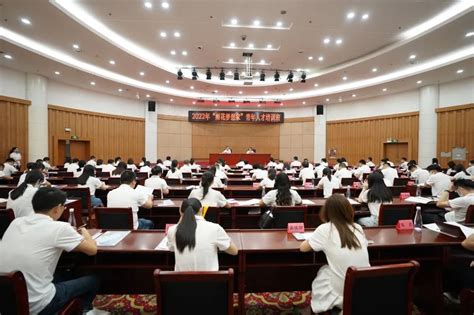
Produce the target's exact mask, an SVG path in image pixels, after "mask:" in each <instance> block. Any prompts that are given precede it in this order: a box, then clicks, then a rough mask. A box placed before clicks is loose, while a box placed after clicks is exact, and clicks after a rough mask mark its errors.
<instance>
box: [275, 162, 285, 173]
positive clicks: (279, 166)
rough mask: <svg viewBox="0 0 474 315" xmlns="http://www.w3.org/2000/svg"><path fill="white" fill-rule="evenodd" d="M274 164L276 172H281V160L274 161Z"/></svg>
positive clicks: (282, 166)
mask: <svg viewBox="0 0 474 315" xmlns="http://www.w3.org/2000/svg"><path fill="white" fill-rule="evenodd" d="M275 163H276V166H275V169H276V170H277V171H282V170H283V169H284V168H285V164H284V163H283V161H282V160H276V162H275Z"/></svg>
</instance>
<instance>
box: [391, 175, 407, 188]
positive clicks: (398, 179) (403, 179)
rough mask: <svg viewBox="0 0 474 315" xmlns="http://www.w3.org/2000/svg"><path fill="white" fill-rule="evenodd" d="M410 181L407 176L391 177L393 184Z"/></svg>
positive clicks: (399, 184)
mask: <svg viewBox="0 0 474 315" xmlns="http://www.w3.org/2000/svg"><path fill="white" fill-rule="evenodd" d="M409 181H411V179H409V178H408V177H403V178H402V177H399V178H394V179H393V186H406V185H407V184H408V182H409Z"/></svg>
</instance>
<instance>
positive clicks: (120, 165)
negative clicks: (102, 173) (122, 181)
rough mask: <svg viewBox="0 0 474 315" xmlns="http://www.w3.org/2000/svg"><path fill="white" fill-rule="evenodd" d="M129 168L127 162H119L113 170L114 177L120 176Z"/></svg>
mask: <svg viewBox="0 0 474 315" xmlns="http://www.w3.org/2000/svg"><path fill="white" fill-rule="evenodd" d="M126 170H127V164H126V163H125V162H119V163H118V164H117V166H116V167H115V169H114V170H113V171H112V175H111V176H112V177H120V175H122V173H123V172H125V171H126Z"/></svg>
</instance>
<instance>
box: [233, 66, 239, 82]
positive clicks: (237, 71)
mask: <svg viewBox="0 0 474 315" xmlns="http://www.w3.org/2000/svg"><path fill="white" fill-rule="evenodd" d="M234 80H236V81H238V80H239V70H238V69H235V72H234Z"/></svg>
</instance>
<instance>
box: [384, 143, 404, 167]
mask: <svg viewBox="0 0 474 315" xmlns="http://www.w3.org/2000/svg"><path fill="white" fill-rule="evenodd" d="M402 157H405V158H408V142H390V143H384V145H383V158H388V159H389V160H390V161H392V162H393V163H395V164H398V163H400V160H401V158H402Z"/></svg>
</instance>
